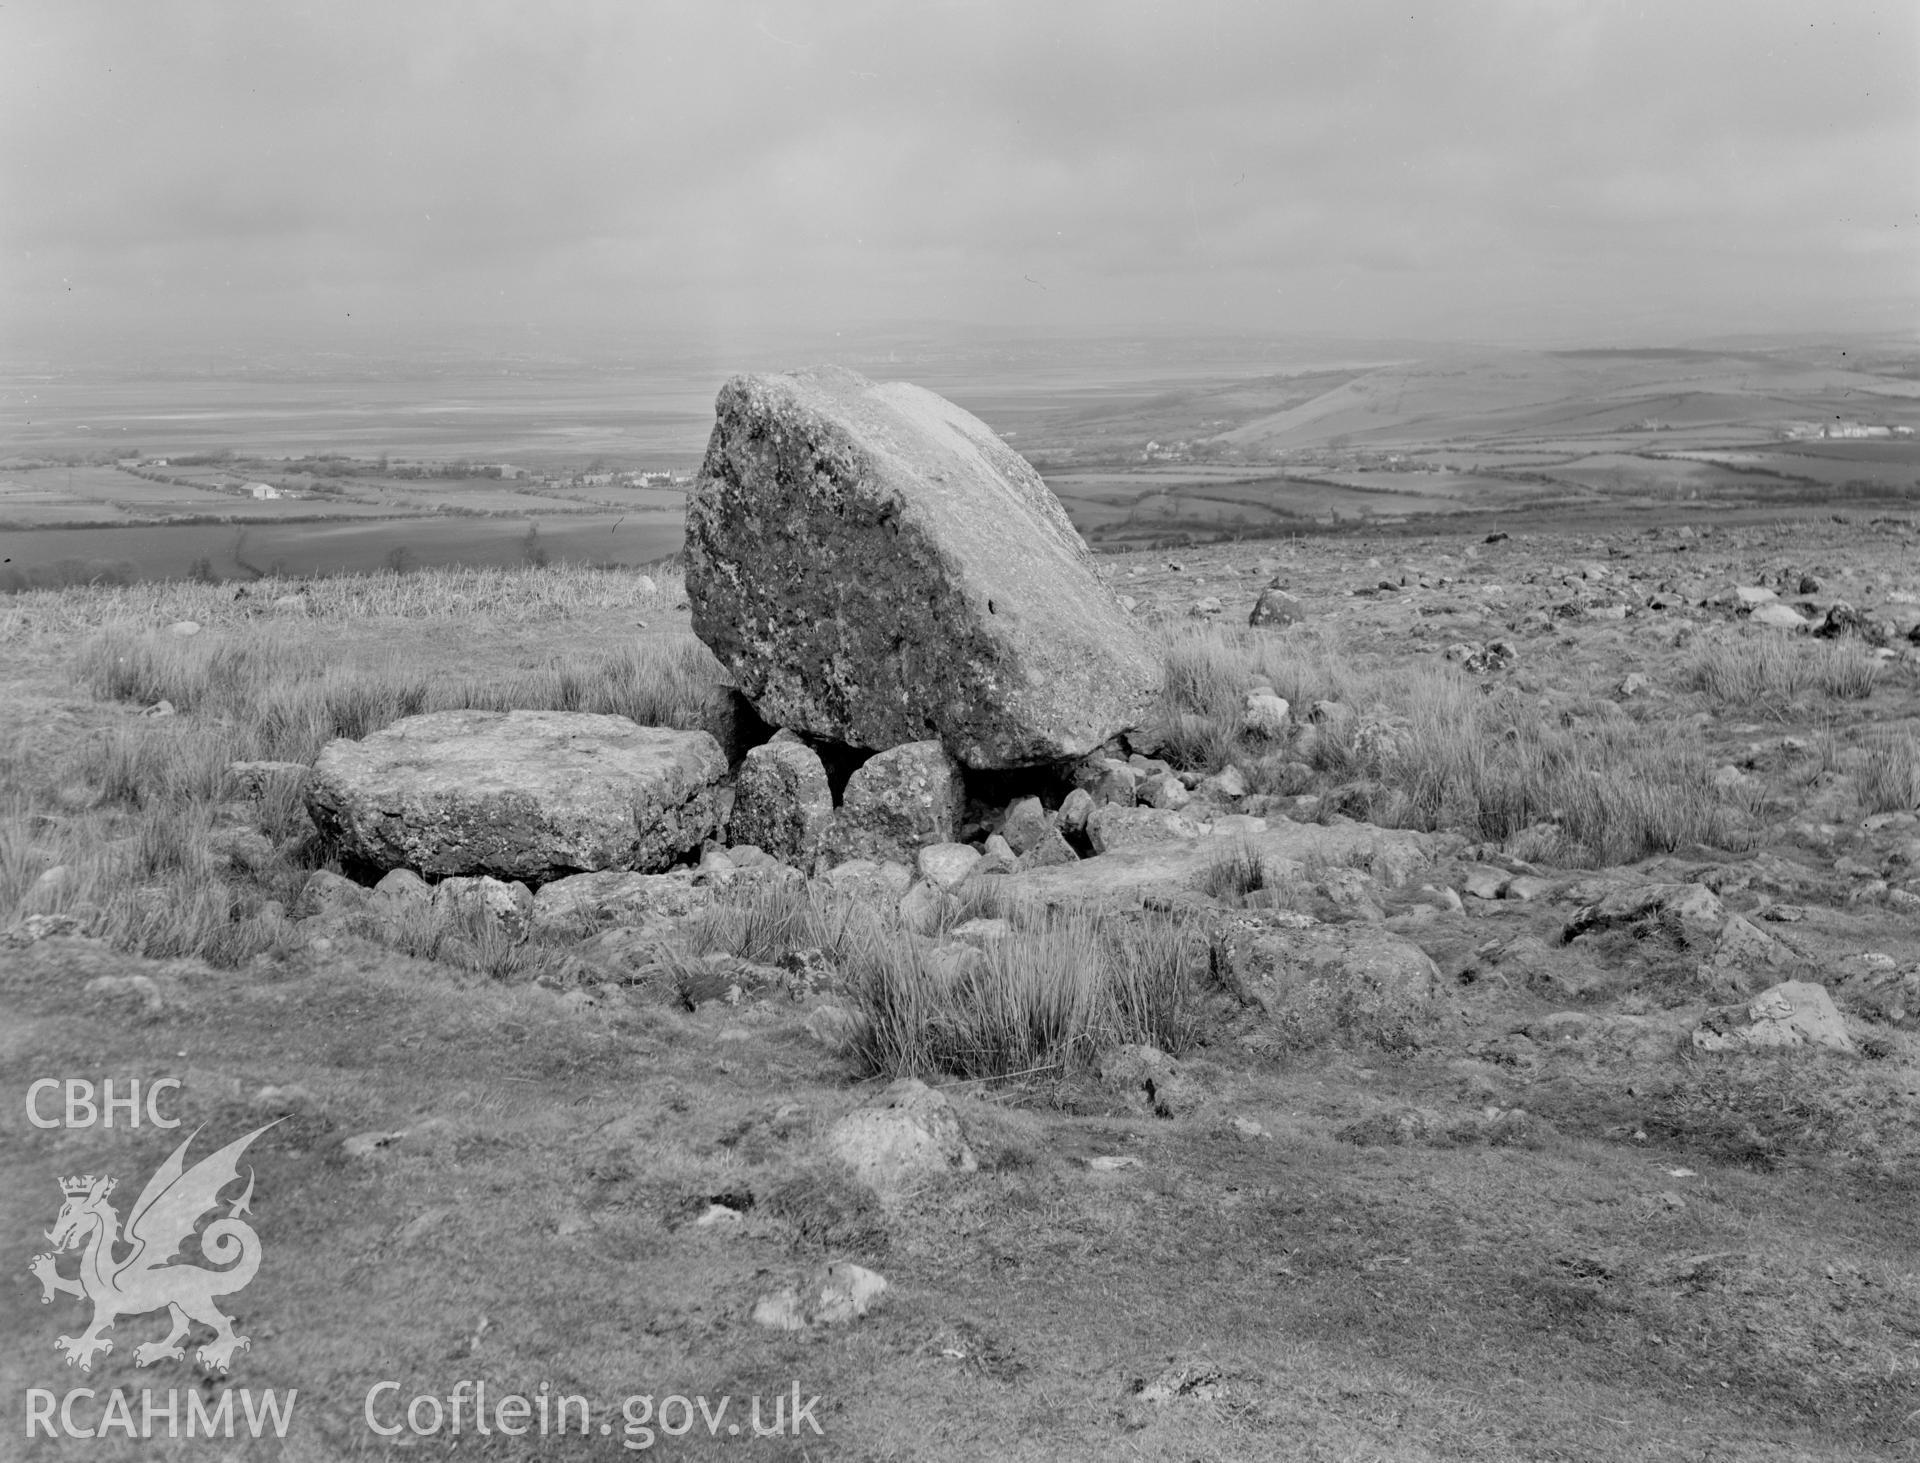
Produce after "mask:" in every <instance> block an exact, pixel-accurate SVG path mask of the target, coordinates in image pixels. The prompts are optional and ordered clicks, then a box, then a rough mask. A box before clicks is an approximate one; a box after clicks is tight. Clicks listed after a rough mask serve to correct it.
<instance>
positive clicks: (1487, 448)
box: [0, 340, 1920, 588]
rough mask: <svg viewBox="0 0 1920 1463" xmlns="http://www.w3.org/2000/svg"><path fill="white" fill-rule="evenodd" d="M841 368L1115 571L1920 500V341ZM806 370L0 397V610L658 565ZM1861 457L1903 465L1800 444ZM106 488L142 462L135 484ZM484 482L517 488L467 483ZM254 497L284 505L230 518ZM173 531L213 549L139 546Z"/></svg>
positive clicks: (381, 369)
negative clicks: (753, 388)
mask: <svg viewBox="0 0 1920 1463" xmlns="http://www.w3.org/2000/svg"><path fill="white" fill-rule="evenodd" d="M836 354H837V355H838V357H839V358H840V359H842V360H844V361H846V362H847V363H849V364H852V365H854V366H855V367H856V368H858V369H862V370H864V371H866V372H867V373H868V374H870V375H873V376H875V377H877V378H881V379H886V378H889V377H904V378H906V379H910V380H914V381H917V382H919V383H920V384H923V385H926V386H928V387H929V388H931V389H933V390H936V391H940V392H942V393H944V394H946V395H948V396H949V397H951V398H952V399H954V400H955V401H957V402H959V403H960V404H962V405H964V406H967V407H968V408H970V409H971V410H974V411H975V412H977V413H978V414H979V415H981V416H982V418H983V419H984V420H986V421H987V422H988V424H989V425H991V426H993V427H994V428H995V429H996V430H998V431H1000V432H1001V433H1002V434H1003V435H1004V436H1005V438H1006V440H1007V441H1009V442H1010V443H1011V444H1012V445H1014V446H1015V447H1016V448H1018V449H1019V450H1020V451H1021V452H1022V453H1023V454H1024V455H1026V456H1027V457H1028V458H1029V459H1030V460H1031V461H1032V462H1034V464H1035V465H1036V466H1037V467H1038V468H1039V469H1040V471H1041V472H1042V475H1043V476H1044V477H1046V479H1047V481H1048V482H1049V484H1050V485H1051V486H1052V487H1053V488H1054V490H1055V492H1056V493H1057V494H1058V495H1059V497H1060V499H1061V501H1062V502H1063V503H1064V504H1065V505H1066V507H1067V510H1068V512H1069V513H1070V514H1071V515H1072V516H1073V518H1074V521H1075V523H1076V524H1077V525H1078V526H1079V528H1080V530H1081V532H1082V534H1083V535H1084V536H1085V537H1086V538H1087V539H1088V541H1089V542H1090V543H1092V544H1093V545H1094V546H1095V547H1096V548H1098V549H1119V548H1122V547H1128V546H1134V547H1137V546H1146V545H1160V546H1163V547H1174V546H1178V545H1184V544H1190V543H1195V542H1207V541H1213V540H1219V539H1230V538H1262V537H1274V536H1286V535H1289V534H1296V533H1302V532H1321V531H1344V530H1347V529H1351V528H1353V527H1354V526H1356V525H1364V524H1366V523H1369V522H1373V523H1382V522H1387V523H1393V522H1401V521H1409V522H1413V523H1418V522H1421V521H1423V520H1427V519H1432V518H1438V517H1448V516H1451V517H1458V516H1460V515H1467V516H1470V517H1473V518H1474V519H1475V520H1476V521H1477V520H1482V519H1485V520H1500V519H1502V518H1503V517H1507V516H1512V515H1515V514H1521V515H1528V516H1529V517H1531V515H1536V514H1539V513H1541V512H1550V511H1553V510H1556V509H1558V510H1564V511H1569V512H1575V513H1579V514H1581V515H1583V516H1587V515H1592V516H1594V517H1596V519H1597V520H1604V519H1605V518H1606V516H1607V515H1609V514H1620V513H1632V512H1644V511H1651V510H1657V509H1660V508H1661V507H1663V506H1665V505H1672V504H1675V503H1693V502H1698V503H1706V504H1712V505H1716V506H1718V507H1720V508H1721V509H1723V510H1725V511H1726V512H1728V513H1730V514H1732V515H1734V516H1736V517H1739V516H1742V515H1745V514H1748V513H1751V512H1754V511H1765V510H1768V509H1775V508H1781V509H1791V508H1793V507H1795V506H1797V505H1806V504H1809V503H1830V504H1833V505H1836V506H1838V505H1842V504H1859V505H1863V506H1870V505H1875V504H1878V505H1883V506H1888V507H1899V506H1901V505H1904V504H1910V503H1912V502H1914V501H1916V499H1917V498H1920V443H1917V442H1916V439H1915V437H1914V435H1913V432H1914V430H1915V428H1916V427H1920V380H1915V379H1914V371H1913V366H1914V361H1915V357H1916V355H1920V352H1916V351H1915V349H1914V348H1913V347H1912V346H1911V344H1910V343H1905V342H1899V341H1888V342H1883V343H1881V345H1880V346H1879V347H1877V348H1876V349H1875V350H1874V351H1870V352H1863V351H1862V350H1861V349H1859V348H1858V346H1857V343H1856V348H1855V349H1854V350H1853V351H1852V353H1851V354H1847V353H1845V351H1844V350H1843V348H1842V347H1838V346H1833V347H1828V346H1822V345H1817V344H1808V343H1796V344H1792V345H1787V344H1778V345H1768V346H1764V347H1759V348H1739V349H1698V350H1663V351H1558V352H1554V351H1517V350H1488V349H1476V350H1469V349H1462V348H1455V347H1433V346H1421V345H1414V344H1411V343H1406V342H1399V343H1392V342H1388V343H1373V344H1371V345H1369V344H1367V343H1364V342H1362V343H1348V344H1338V343H1335V344H1323V345H1320V346H1317V347H1304V346H1300V345H1293V346H1287V345H1284V344H1279V343H1261V342H1233V341H1217V340H1216V341H1204V342H1200V341H1196V342H1182V341H1178V340H1162V341H1138V340H1136V341H1114V342H1108V343H1088V342H1080V343H1077V344H1073V343H1070V344H1064V345H1050V344H1047V343H1044V342H999V343H981V344H979V345H976V346H974V347H970V348H959V347H955V346H953V345H952V344H951V343H948V344H945V345H942V346H939V347H935V346H932V345H929V344H928V343H926V342H924V341H918V342H915V341H907V340H901V341H894V342H891V343H889V344H888V345H887V347H886V348H885V349H884V351H883V350H881V349H880V348H879V347H878V345H877V343H876V342H874V341H860V342H848V343H845V344H843V345H841V346H839V347H838V348H837V349H836ZM800 358H801V359H805V358H806V356H804V355H803V356H801V357H800ZM785 364H789V363H788V362H786V361H781V360H757V359H751V358H749V359H744V360H741V361H738V362H729V363H726V364H724V365H719V364H712V363H705V362H691V361H690V362H686V363H682V364H679V365H674V366H669V365H665V364H662V365H658V366H654V367H649V368H646V369H640V368H633V367H624V368H623V367H600V368H594V367H586V366H581V365H577V364H563V363H555V362H538V361H531V360H510V361H507V362H503V363H489V364H486V365H482V364H481V363H478V362H473V361H457V360H449V361H443V362H438V363H432V364H429V365H423V364H421V363H412V364H404V363H402V364H393V365H386V366H381V365H377V364H376V365H362V366H358V367H356V368H353V369H351V370H350V369H348V368H347V367H346V366H345V365H344V364H342V365H339V366H337V367H336V366H334V365H332V364H330V363H327V362H318V363H306V364H300V365H293V364H288V363H272V362H259V363H254V364H250V365H249V366H248V367H247V368H246V369H245V370H244V371H240V372H234V371H229V372H227V373H225V374H220V373H213V372H205V373H195V374H184V373H180V372H177V371H176V372H173V373H171V374H169V373H165V372H159V373H156V374H155V375H153V376H152V377H151V378H149V379H144V380H135V379H128V378H124V377H119V378H114V377H105V376H101V375H99V374H97V373H96V374H92V375H87V374H82V373H70V374H65V375H47V374H43V375H40V376H35V377H25V376H15V377H13V378H9V379H7V380H5V381H4V382H0V386H3V387H4V390H3V391H0V560H6V561H7V562H6V563H5V564H0V584H4V585H7V586H10V587H16V588H17V587H20V586H23V585H29V584H38V583H51V582H55V581H57V580H65V579H74V578H79V579H85V578H88V577H100V576H101V575H107V576H110V577H124V576H125V575H127V574H129V573H131V574H134V575H141V574H162V575H164V574H178V573H183V572H185V570H186V568H187V567H188V566H190V565H192V564H194V563H195V562H197V561H199V560H201V559H208V560H210V561H211V563H212V567H213V569H214V572H216V573H218V574H219V575H221V576H222V577H237V578H244V577H246V575H247V573H248V572H249V571H247V570H246V569H245V568H243V567H242V566H241V565H240V564H238V563H236V562H234V561H233V558H232V555H230V554H222V553H221V552H220V551H219V549H220V542H221V534H222V533H225V534H227V535H228V537H229V538H230V537H231V534H232V532H233V530H234V529H235V528H237V527H242V526H244V527H247V528H248V530H249V532H250V533H252V534H253V535H255V538H256V540H260V541H266V542H270V545H271V551H270V552H268V553H267V554H266V557H265V558H261V557H260V556H259V555H258V554H254V555H251V556H247V562H248V563H251V564H255V565H259V564H267V565H271V564H274V563H279V564H281V565H283V566H284V567H285V568H286V569H288V570H289V571H290V572H299V573H320V572H330V571H341V572H352V571H359V570H364V569H367V568H371V567H376V566H378V565H379V564H381V563H383V562H385V557H386V555H388V554H390V553H393V552H394V551H395V550H396V548H398V547H402V546H404V547H405V549H406V551H407V555H408V556H409V559H410V561H411V562H417V563H426V564H437V563H455V562H476V563H508V562H512V561H513V559H512V554H511V552H510V545H511V543H512V542H513V541H514V539H515V535H514V533H513V532H511V531H509V530H508V529H506V528H505V527H501V528H498V529H496V528H492V527H478V526H475V525H474V524H472V523H468V522H466V521H464V520H465V519H467V518H468V517H470V516H490V517H494V518H498V519H501V520H503V521H504V520H517V521H518V522H519V524H520V527H519V530H518V533H519V535H521V536H524V534H525V533H526V531H527V529H528V528H529V527H535V526H537V527H538V529H539V532H540V535H541V537H542V538H543V539H544V540H545V541H546V544H547V552H549V553H552V552H554V551H555V548H556V546H559V548H560V549H561V550H562V551H564V552H565V553H568V554H573V555H583V556H584V558H583V559H582V562H601V563H639V562H646V561H648V560H651V559H653V558H657V557H660V556H662V555H665V554H670V553H672V552H673V551H674V549H675V548H676V547H677V544H678V539H677V523H678V519H679V516H680V512H681V505H682V503H683V501H684V500H683V496H682V491H681V490H679V489H672V490H669V489H661V488H638V487H633V486H626V485H619V484H608V483H605V482H589V481H586V479H587V477H588V476H590V475H593V474H594V473H596V472H597V473H598V474H601V475H604V474H606V473H609V472H615V471H622V470H648V471H670V472H673V473H676V474H678V475H680V476H681V477H682V478H683V479H684V478H686V477H687V476H689V475H690V474H691V473H692V472H693V471H694V470H695V468H696V467H697V465H698V463H699V460H700V456H701V453H702V450H703V448H704V445H705V438H706V434H707V431H708V429H709V427H710V425H711V420H712V417H711V403H712V399H713V393H714V391H715V390H716V389H717V387H718V385H719V383H720V381H721V380H723V379H724V378H725V376H726V375H727V374H728V373H729V372H730V371H731V370H733V369H736V368H739V367H747V366H750V367H758V368H767V367H774V366H780V365H785ZM1841 428H1845V429H1848V430H1854V431H1864V430H1873V431H1877V432H1880V433H1881V434H1882V435H1881V436H1879V437H1877V438H1875V437H1852V438H1819V437H1817V436H1814V437H1812V438H1810V437H1809V434H1810V433H1811V434H1817V433H1818V432H1820V431H1822V430H1839V429H1841ZM1896 433H1898V434H1899V435H1895V434H1896ZM107 444H111V445H107ZM178 457H185V458H186V459H187V461H186V463H184V464H177V463H176V464H174V465H170V466H169V467H167V468H164V469H156V468H153V467H152V466H151V464H152V462H153V461H154V460H156V459H160V458H167V459H169V461H170V462H171V461H172V459H174V458H178ZM102 458H107V459H112V458H121V459H125V460H133V461H138V462H139V463H140V464H141V465H140V466H139V467H138V473H139V475H137V476H136V475H135V473H134V472H128V471H125V470H122V469H120V468H117V467H113V466H109V465H104V463H103V462H102V461H101V459H102ZM463 462H464V463H471V464H486V463H493V464H502V463H504V464H508V465H509V466H510V467H511V469H512V471H513V472H514V473H518V474H520V476H517V477H516V476H509V477H507V478H506V479H504V480H503V479H502V478H500V477H485V476H480V475H478V474H477V473H468V474H467V475H465V476H461V475H459V472H458V467H457V465H458V464H460V463H463ZM35 464H41V465H38V466H36V465H35ZM382 464H392V466H393V469H394V470H391V471H390V470H388V468H387V467H384V466H383V465H382ZM409 467H412V468H421V467H425V468H427V469H429V470H430V471H431V473H432V474H433V475H431V476H421V475H420V474H419V473H418V472H413V473H409V472H408V471H407V469H408V468H409ZM156 478H165V479H171V481H156V480H155V479H156ZM251 481H265V482H268V483H271V484H273V485H275V486H276V487H280V488H283V489H285V490H286V491H287V493H288V495H289V496H288V497H287V498H285V499H283V500H280V501H273V502H256V501H252V500H251V499H248V498H246V497H244V496H241V495H239V493H238V490H239V489H240V487H241V486H242V485H243V484H245V483H247V482H251ZM571 515H579V516H578V517H577V518H575V519H574V521H571V522H569V521H568V519H569V517H570V516H571ZM354 520H363V522H362V524H361V526H359V527H355V526H353V522H354ZM167 523H189V524H191V525H193V526H192V527H191V528H189V527H184V526H183V527H177V528H173V529H169V530H167V531H165V532H153V533H150V534H149V533H147V531H146V530H145V529H144V527H142V528H140V532H139V533H138V534H134V537H133V538H130V537H129V534H133V532H134V530H135V529H136V527H138V526H144V525H154V526H156V527H157V526H158V525H161V524H167ZM82 526H85V533H82V532H78V531H76V530H80V529H81V528H82ZM115 529H119V530H121V531H120V532H119V533H118V535H117V536H114V537H104V536H103V537H101V538H99V539H98V540H97V541H94V542H87V541H86V538H85V534H86V533H92V532H94V531H96V530H97V531H99V532H100V533H102V534H103V535H105V534H110V533H112V532H113V531H114V530H115ZM602 534H605V535H607V537H605V538H602V537H601V535H602ZM623 535H624V537H623ZM135 539H138V540H139V541H140V542H145V543H149V544H150V545H151V548H150V550H146V551H143V550H142V549H141V547H140V546H139V542H135ZM7 576H10V577H7Z"/></svg>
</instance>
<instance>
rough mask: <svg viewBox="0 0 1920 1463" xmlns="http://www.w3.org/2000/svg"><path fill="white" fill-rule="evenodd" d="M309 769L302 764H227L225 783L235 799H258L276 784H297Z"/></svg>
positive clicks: (302, 779)
mask: <svg viewBox="0 0 1920 1463" xmlns="http://www.w3.org/2000/svg"><path fill="white" fill-rule="evenodd" d="M309 770H310V769H309V768H308V766H307V764H306V763H304V762H229V763H228V764H227V781H228V784H229V786H231V787H232V789H233V795H234V796H235V797H237V798H258V797H263V796H265V795H266V793H267V791H268V790H269V789H270V788H272V787H274V786H275V785H276V784H281V783H298V782H303V781H305V779H306V776H307V773H308V771H309Z"/></svg>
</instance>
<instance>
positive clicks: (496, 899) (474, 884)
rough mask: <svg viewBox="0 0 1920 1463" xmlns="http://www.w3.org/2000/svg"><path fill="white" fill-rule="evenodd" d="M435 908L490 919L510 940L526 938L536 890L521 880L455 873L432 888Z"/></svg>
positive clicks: (442, 911)
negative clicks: (511, 880)
mask: <svg viewBox="0 0 1920 1463" xmlns="http://www.w3.org/2000/svg"><path fill="white" fill-rule="evenodd" d="M433 907H434V909H435V910H436V911H438V912H439V913H441V914H444V915H450V916H455V917H466V918H479V919H483V920H491V921H492V922H493V923H495V924H497V925H498V926H499V927H500V931H501V933H502V934H504V935H505V936H506V937H507V938H508V939H509V940H516V941H518V940H524V939H526V937H527V932H528V931H529V930H530V929H531V928H532V927H533V891H532V890H531V889H529V888H528V887H527V886H526V885H525V884H522V883H520V882H519V881H518V880H515V881H513V882H512V883H507V882H505V881H503V880H500V879H494V878H489V877H488V876H487V875H485V874H481V875H478V876H473V877H469V876H464V875H456V876H454V877H453V878H450V879H442V880H441V881H440V882H439V883H438V884H436V885H435V886H434V889H433Z"/></svg>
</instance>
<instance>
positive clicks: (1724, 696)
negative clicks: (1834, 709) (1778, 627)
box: [1684, 631, 1880, 717]
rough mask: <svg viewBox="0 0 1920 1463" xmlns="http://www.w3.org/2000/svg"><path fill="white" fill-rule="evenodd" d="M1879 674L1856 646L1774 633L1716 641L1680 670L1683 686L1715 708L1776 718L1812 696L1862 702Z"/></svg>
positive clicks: (1876, 662)
mask: <svg viewBox="0 0 1920 1463" xmlns="http://www.w3.org/2000/svg"><path fill="white" fill-rule="evenodd" d="M1879 675H1880V662H1879V661H1877V660H1875V659H1873V658H1872V657H1871V656H1869V655H1866V654H1865V653H1863V652H1862V651H1861V650H1860V649H1858V648H1857V647H1856V646H1853V645H1850V644H1848V643H1846V642H1844V641H1831V640H1809V639H1805V638H1797V637H1794V636H1791V635H1788V634H1786V633H1783V632H1776V631H1768V632H1766V633H1763V634H1752V635H1744V636H1740V637H1738V638H1735V639H1727V640H1719V641H1716V642H1715V643H1713V644H1712V645H1709V646H1707V647H1706V648H1705V649H1703V650H1702V651H1700V653H1699V654H1698V655H1696V656H1695V657H1694V658H1693V659H1692V660H1691V661H1690V662H1689V663H1688V665H1687V667H1686V670H1685V672H1684V678H1685V681H1686V683H1687V684H1688V685H1689V686H1691V687H1692V688H1693V689H1694V690H1697V691H1700V692H1703V693H1704V694H1705V695H1706V696H1707V697H1708V699H1709V700H1711V701H1713V702H1715V703H1716V704H1718V705H1722V706H1733V707H1738V708H1740V709H1741V710H1744V711H1751V712H1755V713H1761V714H1770V715H1775V716H1780V717H1785V716H1787V715H1788V714H1789V713H1790V712H1791V711H1792V709H1793V708H1794V707H1795V706H1796V705H1804V704H1805V703H1806V702H1807V701H1808V700H1810V699H1813V698H1816V697H1817V698H1819V699H1821V700H1828V701H1864V700H1865V699H1866V698H1867V697H1868V696H1870V695H1871V694H1872V693H1873V688H1874V684H1875V682H1876V681H1877V680H1878V679H1879Z"/></svg>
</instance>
